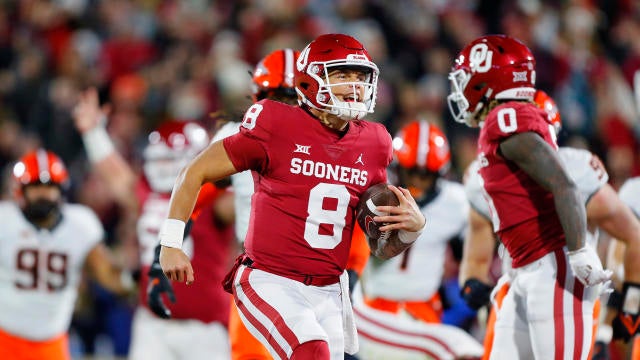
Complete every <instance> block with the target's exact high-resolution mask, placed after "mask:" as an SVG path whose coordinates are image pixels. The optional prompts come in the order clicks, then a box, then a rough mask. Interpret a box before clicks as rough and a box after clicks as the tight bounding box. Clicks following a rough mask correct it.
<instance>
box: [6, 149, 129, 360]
mask: <svg viewBox="0 0 640 360" xmlns="http://www.w3.org/2000/svg"><path fill="white" fill-rule="evenodd" d="M13 179H14V184H13V185H14V186H15V192H14V201H0V217H1V218H2V226H1V227H0V274H2V276H0V308H2V311H0V359H26V360H28V359H45V360H63V359H64V360H67V359H71V355H70V352H69V344H68V340H67V329H68V327H69V323H70V322H71V316H72V313H73V308H74V305H75V301H76V297H77V287H78V284H79V281H80V279H81V277H82V272H83V269H87V270H88V271H89V274H91V275H92V277H93V278H95V279H96V280H97V282H98V283H99V284H100V285H102V286H103V287H104V288H105V289H107V290H110V291H113V292H114V293H117V294H121V295H125V294H128V293H131V292H132V291H133V290H134V286H135V284H134V283H133V280H132V279H131V277H130V275H128V276H127V274H128V273H126V272H123V271H122V270H121V268H120V267H119V266H118V265H116V264H115V262H114V261H113V258H112V257H111V254H110V253H109V250H108V249H107V247H106V246H105V245H104V243H103V242H102V239H103V236H104V230H103V228H102V224H101V223H100V220H98V218H97V216H96V215H95V214H94V213H93V212H92V211H91V210H90V209H89V208H87V207H86V206H83V205H78V204H69V203H65V201H64V199H63V192H64V189H65V188H66V187H67V185H68V182H69V175H68V173H67V170H66V167H65V166H64V163H63V162H62V160H60V158H59V157H58V156H57V155H55V154H54V153H52V152H50V151H46V150H44V149H38V150H36V151H32V152H30V153H27V154H26V155H24V156H23V157H22V158H21V159H20V160H19V161H18V162H17V163H16V165H15V166H14V168H13ZM123 275H124V276H123ZM126 279H128V280H126ZM125 280H126V281H125Z"/></svg>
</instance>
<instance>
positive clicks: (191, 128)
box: [142, 121, 209, 193]
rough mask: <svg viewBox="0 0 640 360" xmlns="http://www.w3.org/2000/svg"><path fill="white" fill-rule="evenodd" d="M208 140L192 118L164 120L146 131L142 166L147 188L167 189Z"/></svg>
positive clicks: (164, 190) (156, 190)
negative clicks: (186, 119) (146, 139)
mask: <svg viewBox="0 0 640 360" xmlns="http://www.w3.org/2000/svg"><path fill="white" fill-rule="evenodd" d="M208 143H209V136H208V134H207V132H206V130H205V129H204V128H203V127H202V126H200V125H198V124H197V123H194V122H180V121H167V122H164V123H162V124H160V126H158V128H157V129H156V130H155V131H153V132H151V133H150V134H149V143H148V144H147V146H146V147H145V149H144V151H143V157H144V164H143V166H142V170H143V172H144V175H145V178H146V180H147V182H148V183H149V186H150V187H151V189H152V190H153V191H155V192H158V193H170V192H171V190H172V189H173V185H174V183H175V181H176V178H177V177H178V175H179V174H180V171H181V170H182V168H184V167H185V166H186V165H187V164H188V163H189V161H191V159H193V158H194V157H195V156H196V155H197V154H198V153H199V152H200V151H202V150H203V149H204V148H205V147H206V146H207V145H208Z"/></svg>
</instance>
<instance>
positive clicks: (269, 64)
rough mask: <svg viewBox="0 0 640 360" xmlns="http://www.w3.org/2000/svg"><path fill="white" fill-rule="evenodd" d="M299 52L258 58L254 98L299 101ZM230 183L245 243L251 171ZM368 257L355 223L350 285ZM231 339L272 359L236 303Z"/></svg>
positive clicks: (229, 126)
mask: <svg viewBox="0 0 640 360" xmlns="http://www.w3.org/2000/svg"><path fill="white" fill-rule="evenodd" d="M298 55H300V52H299V51H295V50H293V49H289V48H284V49H278V50H275V51H272V52H270V53H269V54H267V55H266V56H265V57H264V58H262V60H260V61H259V62H258V64H257V65H256V66H255V69H254V70H253V72H252V74H251V75H252V86H251V92H252V99H253V101H254V102H258V101H260V100H262V99H270V100H275V101H280V102H283V103H285V104H291V105H294V104H297V103H298V96H297V94H296V91H295V87H294V70H295V62H296V59H297V58H298ZM239 131H240V123H239V122H233V121H231V122H227V123H226V124H224V125H223V126H222V127H221V128H220V129H219V130H218V131H217V132H216V134H215V136H214V137H213V140H212V141H213V142H215V141H218V140H221V139H224V138H225V137H228V136H231V135H233V134H236V133H238V132H239ZM231 185H232V188H233V192H234V206H235V214H236V216H235V231H236V239H237V240H238V242H239V244H240V245H241V246H243V243H244V238H245V236H246V234H247V229H248V227H249V218H250V213H251V195H253V178H252V177H251V171H248V170H246V171H243V172H239V173H236V174H233V175H231ZM368 259H369V247H368V245H367V242H366V238H365V236H364V233H363V232H362V230H361V229H360V228H359V227H358V226H356V227H355V228H354V235H353V239H352V243H351V249H350V251H349V260H348V261H347V271H349V281H350V287H349V288H350V289H351V288H352V285H351V284H355V282H356V281H357V279H358V277H359V274H360V273H361V272H362V270H363V269H364V266H365V264H366V262H367V261H368ZM229 341H230V342H231V359H232V360H247V359H250V360H261V359H271V355H269V352H268V350H267V349H266V348H265V347H264V346H262V344H260V342H259V341H258V340H256V338H255V337H254V336H253V335H251V333H249V331H248V330H247V329H246V327H245V326H244V324H242V320H241V319H240V315H239V314H238V310H237V308H236V306H235V304H233V303H232V304H231V311H230V317H229Z"/></svg>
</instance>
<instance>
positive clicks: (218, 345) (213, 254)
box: [130, 180, 233, 359]
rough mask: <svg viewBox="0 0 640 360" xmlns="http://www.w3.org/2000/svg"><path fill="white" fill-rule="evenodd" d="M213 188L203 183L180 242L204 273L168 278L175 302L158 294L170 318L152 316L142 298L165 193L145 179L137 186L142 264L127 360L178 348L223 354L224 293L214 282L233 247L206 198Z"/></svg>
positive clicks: (226, 312) (199, 353)
mask: <svg viewBox="0 0 640 360" xmlns="http://www.w3.org/2000/svg"><path fill="white" fill-rule="evenodd" d="M216 191H217V190H216V189H215V188H214V187H213V186H212V185H211V184H208V185H205V187H203V189H202V190H201V191H200V195H199V197H198V203H197V204H196V210H194V216H193V217H192V218H193V220H192V221H193V225H192V227H191V232H190V233H189V236H188V238H187V239H185V242H184V251H185V253H186V254H187V255H188V256H189V257H190V258H191V262H192V264H193V268H194V270H195V272H196V273H198V274H207V276H202V277H199V278H198V281H197V282H194V283H193V284H191V285H188V286H187V285H185V284H184V283H179V282H172V286H173V290H174V292H175V296H176V302H175V303H172V302H171V301H169V300H168V299H167V298H166V297H164V303H165V304H166V305H167V307H168V308H169V309H170V310H171V320H164V319H160V318H158V317H156V316H155V315H153V314H152V313H151V311H150V310H149V309H148V306H147V301H146V291H144V290H145V289H146V288H147V283H148V280H149V277H148V275H147V272H148V269H149V266H150V265H151V263H152V262H153V252H154V248H155V246H156V245H157V244H158V232H159V230H160V226H161V224H162V221H163V220H164V219H165V218H166V217H167V215H168V211H169V198H170V194H161V193H156V192H153V191H152V190H151V189H150V187H149V185H148V184H147V182H146V181H145V180H141V181H140V182H139V184H138V189H137V196H138V199H139V203H140V204H142V205H141V213H140V217H139V219H138V223H137V233H138V241H139V243H140V247H141V251H142V253H141V262H142V264H143V268H142V271H141V279H140V289H142V291H140V303H141V304H144V306H141V307H139V308H138V309H137V310H136V314H135V319H134V324H133V341H132V348H131V351H130V358H131V359H149V358H153V359H164V358H165V357H166V356H172V355H171V353H172V350H171V349H172V348H176V349H180V352H181V353H182V354H191V356H190V358H193V359H196V358H213V357H212V356H218V357H215V358H216V359H218V358H219V359H226V358H228V357H229V355H228V354H229V350H228V336H227V332H226V326H227V322H228V320H229V295H228V294H227V293H225V292H224V290H223V289H222V287H221V286H220V280H219V279H222V278H224V275H225V273H226V271H227V268H228V264H229V254H230V253H231V248H232V246H233V229H232V227H229V226H221V225H219V224H216V222H215V219H214V214H213V207H212V202H213V200H214V198H215V196H216Z"/></svg>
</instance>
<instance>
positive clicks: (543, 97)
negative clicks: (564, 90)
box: [533, 90, 562, 133]
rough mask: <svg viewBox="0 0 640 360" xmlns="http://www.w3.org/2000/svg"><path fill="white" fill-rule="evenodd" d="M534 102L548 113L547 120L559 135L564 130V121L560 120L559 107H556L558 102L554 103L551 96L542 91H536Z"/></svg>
mask: <svg viewBox="0 0 640 360" xmlns="http://www.w3.org/2000/svg"><path fill="white" fill-rule="evenodd" d="M533 101H534V102H535V103H536V105H538V106H539V107H540V108H541V109H543V110H544V111H545V112H546V113H547V120H548V121H549V123H551V125H553V127H554V128H555V129H556V133H559V132H560V129H561V128H562V121H561V119H560V111H558V105H556V102H555V101H553V99H552V98H551V96H549V94H547V93H546V92H544V91H542V90H537V91H536V95H535V96H534V97H533Z"/></svg>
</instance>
